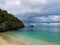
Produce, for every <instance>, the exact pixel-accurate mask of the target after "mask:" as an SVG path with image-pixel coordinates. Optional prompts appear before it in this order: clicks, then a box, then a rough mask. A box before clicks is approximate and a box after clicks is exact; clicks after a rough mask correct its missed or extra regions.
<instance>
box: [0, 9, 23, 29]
mask: <svg viewBox="0 0 60 45" xmlns="http://www.w3.org/2000/svg"><path fill="white" fill-rule="evenodd" d="M22 27H24V24H23V23H22V21H21V20H19V19H18V18H16V17H15V16H14V15H12V14H9V13H8V12H7V11H5V10H1V9H0V30H8V29H16V28H22Z"/></svg>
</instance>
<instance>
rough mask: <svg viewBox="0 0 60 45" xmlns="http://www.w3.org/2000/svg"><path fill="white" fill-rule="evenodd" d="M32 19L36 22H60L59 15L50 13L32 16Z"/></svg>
mask: <svg viewBox="0 0 60 45" xmlns="http://www.w3.org/2000/svg"><path fill="white" fill-rule="evenodd" d="M34 21H37V22H60V15H50V16H47V17H44V16H41V17H34Z"/></svg>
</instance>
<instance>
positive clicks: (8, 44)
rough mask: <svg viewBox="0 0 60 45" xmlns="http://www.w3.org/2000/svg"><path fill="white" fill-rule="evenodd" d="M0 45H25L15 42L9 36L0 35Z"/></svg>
mask: <svg viewBox="0 0 60 45" xmlns="http://www.w3.org/2000/svg"><path fill="white" fill-rule="evenodd" d="M0 45H25V44H24V43H21V42H19V41H17V40H15V39H14V38H12V37H10V36H9V35H6V34H3V33H0Z"/></svg>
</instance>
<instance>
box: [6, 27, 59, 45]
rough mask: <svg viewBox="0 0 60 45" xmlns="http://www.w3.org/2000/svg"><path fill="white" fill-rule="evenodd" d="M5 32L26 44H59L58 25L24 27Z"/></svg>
mask: <svg viewBox="0 0 60 45" xmlns="http://www.w3.org/2000/svg"><path fill="white" fill-rule="evenodd" d="M5 34H8V35H10V36H12V37H13V38H15V39H16V40H18V41H20V42H22V43H25V44H26V45H60V27H25V28H22V29H18V30H17V31H8V32H5Z"/></svg>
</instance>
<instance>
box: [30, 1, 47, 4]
mask: <svg viewBox="0 0 60 45" xmlns="http://www.w3.org/2000/svg"><path fill="white" fill-rule="evenodd" d="M29 2H31V3H35V4H40V5H45V4H47V3H48V0H29Z"/></svg>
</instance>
